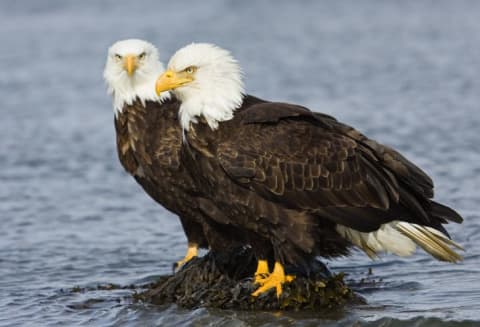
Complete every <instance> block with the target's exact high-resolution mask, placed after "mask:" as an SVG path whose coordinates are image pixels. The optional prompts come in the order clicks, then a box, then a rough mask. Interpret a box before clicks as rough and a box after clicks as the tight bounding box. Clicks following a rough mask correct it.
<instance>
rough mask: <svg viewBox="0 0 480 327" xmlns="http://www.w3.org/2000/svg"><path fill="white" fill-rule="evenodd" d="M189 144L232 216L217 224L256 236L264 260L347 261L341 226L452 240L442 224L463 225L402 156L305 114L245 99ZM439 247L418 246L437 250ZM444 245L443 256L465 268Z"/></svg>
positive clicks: (190, 136)
mask: <svg viewBox="0 0 480 327" xmlns="http://www.w3.org/2000/svg"><path fill="white" fill-rule="evenodd" d="M186 141H187V144H186V145H185V149H186V150H185V153H186V158H189V159H188V160H189V161H188V160H187V165H188V167H189V169H191V170H193V171H194V172H195V174H194V176H195V178H196V181H197V182H196V183H197V185H198V187H199V188H200V191H201V192H202V194H203V195H204V196H205V197H207V198H209V199H212V201H213V202H214V203H215V204H216V205H217V206H218V207H219V208H220V210H221V211H222V213H223V215H221V216H220V217H212V218H214V219H216V220H218V221H219V222H221V223H222V224H224V225H233V226H236V227H237V228H238V230H239V232H242V233H245V234H246V235H248V240H249V242H250V244H251V245H252V246H253V247H254V249H255V250H256V251H257V254H258V255H259V257H260V258H262V257H263V258H265V256H268V255H269V254H271V253H273V255H274V257H275V260H276V261H279V262H281V263H282V264H295V265H299V264H306V263H308V261H309V260H310V259H311V258H313V257H314V256H316V255H320V256H324V257H331V256H337V255H343V254H346V253H347V252H348V248H349V247H350V245H352V243H351V242H352V240H348V237H345V235H341V233H339V231H338V229H337V227H338V226H344V227H346V228H349V229H352V230H355V231H359V232H363V233H369V232H374V231H376V230H378V229H379V228H380V227H381V226H382V225H383V224H387V223H390V222H392V221H404V222H409V223H414V224H418V225H421V226H428V227H431V228H433V229H435V230H438V231H439V232H441V233H443V234H445V235H448V234H447V233H446V231H445V229H444V228H443V227H442V224H444V223H447V222H448V221H455V222H461V221H462V218H461V217H460V216H459V215H458V214H457V213H455V212H454V211H453V210H451V209H449V208H447V207H445V206H442V205H440V204H438V203H436V202H434V201H432V200H431V197H432V196H433V183H432V181H431V179H430V178H429V177H428V176H427V175H426V174H425V173H424V172H423V171H421V170H420V169H419V168H418V167H416V166H415V165H414V164H412V163H411V162H410V161H408V160H407V159H405V158H404V157H403V156H401V155H400V154H399V153H398V152H396V151H394V150H392V149H390V148H388V147H386V146H383V145H381V144H379V143H377V142H375V141H373V140H370V139H368V138H367V137H365V136H364V135H362V134H361V133H359V132H358V131H356V130H355V129H353V128H351V127H349V126H347V125H344V124H342V123H340V122H338V121H337V120H335V119H334V118H332V117H330V116H327V115H323V114H319V113H313V112H311V111H310V110H308V109H306V108H303V107H300V106H296V105H291V104H285V103H272V102H265V101H262V100H259V99H257V98H254V97H250V96H246V97H245V98H244V102H243V104H242V106H241V107H240V108H239V109H237V110H236V112H235V116H234V118H233V119H231V120H227V121H224V122H221V123H220V124H219V127H218V129H216V130H212V129H211V128H210V127H209V126H208V124H206V123H205V121H204V120H203V119H201V118H200V119H199V121H198V123H192V124H191V125H190V129H189V131H188V133H187V134H186ZM402 232H404V231H402ZM404 233H405V232H404ZM406 234H408V233H406ZM411 238H412V239H414V238H413V237H411ZM420 238H421V237H420ZM445 239H446V237H445ZM436 241H437V240H436V239H435V240H430V239H429V240H427V241H425V242H424V243H422V240H419V241H418V242H417V241H416V242H417V243H418V244H419V245H420V246H422V247H424V248H426V247H427V249H426V250H427V251H429V250H428V246H430V245H431V244H428V243H429V242H433V243H435V242H436ZM360 242H361V241H360ZM446 242H447V243H448V241H446ZM437 243H438V242H437ZM356 245H359V246H360V247H362V244H356ZM436 245H438V244H436ZM436 245H433V246H436ZM438 246H439V248H440V250H439V251H440V253H439V254H438V255H437V258H439V259H441V260H447V261H457V260H460V258H461V257H459V256H458V255H457V254H456V253H455V252H453V251H452V250H450V249H448V250H446V249H444V247H445V244H441V245H438ZM362 248H363V249H364V250H365V251H366V252H367V253H368V254H370V255H372V256H373V255H375V251H374V250H373V251H371V252H370V253H369V249H368V245H367V244H365V246H363V247H362ZM370 250H371V249H370ZM442 251H444V252H442ZM429 252H430V253H431V254H433V255H435V253H434V251H429ZM452 252H453V254H452Z"/></svg>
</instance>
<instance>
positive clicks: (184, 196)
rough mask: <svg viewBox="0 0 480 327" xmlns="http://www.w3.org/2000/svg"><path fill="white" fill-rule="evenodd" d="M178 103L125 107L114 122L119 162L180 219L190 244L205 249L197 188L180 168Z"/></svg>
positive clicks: (150, 103)
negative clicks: (198, 211) (195, 198)
mask: <svg viewBox="0 0 480 327" xmlns="http://www.w3.org/2000/svg"><path fill="white" fill-rule="evenodd" d="M178 108H179V104H178V102H177V101H176V100H168V101H167V102H165V103H162V104H160V103H157V102H151V101H148V102H146V103H145V106H143V105H142V103H141V102H140V101H135V102H134V103H133V104H132V105H126V106H125V107H124V108H123V110H122V112H121V113H119V114H118V116H117V117H116V119H115V129H116V132H117V150H118V156H119V159H120V162H121V163H122V165H123V167H124V168H125V170H126V171H127V172H128V173H129V174H131V175H132V176H133V177H134V178H135V179H136V181H137V182H138V183H139V184H140V185H141V186H142V187H143V189H144V190H145V191H146V192H147V193H148V194H149V195H150V196H151V197H152V198H153V199H154V200H155V201H157V202H158V203H160V204H161V205H162V206H164V207H165V208H166V209H168V210H170V211H172V212H174V213H175V214H177V215H179V217H180V220H181V222H182V226H183V228H184V230H185V233H186V235H187V238H188V240H189V242H193V243H196V244H198V245H199V246H200V247H206V246H207V242H206V238H205V236H204V233H203V228H202V226H201V224H200V223H199V222H200V220H201V217H199V216H198V214H197V211H196V210H195V208H196V205H195V203H196V202H195V200H194V198H193V197H192V195H191V194H192V193H194V192H195V184H194V183H193V181H192V179H191V178H190V175H189V174H188V173H187V172H186V171H185V170H183V169H182V166H181V165H180V157H179V154H180V149H181V146H182V135H181V130H180V128H179V127H178V124H179V123H178V120H177V113H178Z"/></svg>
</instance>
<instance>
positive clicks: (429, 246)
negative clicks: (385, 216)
mask: <svg viewBox="0 0 480 327" xmlns="http://www.w3.org/2000/svg"><path fill="white" fill-rule="evenodd" d="M336 229H337V232H338V233H339V234H340V235H341V236H342V237H344V238H345V239H347V240H349V241H350V242H352V243H353V244H354V245H356V246H358V247H359V248H361V249H362V250H363V251H365V253H366V254H367V255H368V256H369V257H371V258H375V257H377V254H378V252H390V253H393V254H396V255H399V256H409V255H412V254H413V253H414V252H415V249H416V246H417V245H418V246H420V247H421V248H422V249H424V250H425V251H427V252H428V253H429V254H431V255H432V256H433V257H435V258H437V259H438V260H441V261H449V262H458V261H461V260H462V259H463V258H462V256H461V255H459V254H458V253H456V252H455V251H454V250H453V249H452V247H454V248H457V249H459V250H463V248H462V247H461V246H460V245H458V244H457V243H455V242H454V241H452V240H450V239H449V238H448V237H447V236H446V235H444V234H443V233H441V232H440V231H438V230H436V229H434V228H431V227H426V226H421V225H417V224H411V223H407V222H401V221H392V222H390V223H388V224H383V225H382V226H380V228H379V229H378V230H376V231H375V232H371V233H364V232H359V231H357V230H354V229H352V228H348V227H345V226H343V225H337V228H336Z"/></svg>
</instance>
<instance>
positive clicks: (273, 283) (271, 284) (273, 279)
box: [252, 262, 295, 298]
mask: <svg viewBox="0 0 480 327" xmlns="http://www.w3.org/2000/svg"><path fill="white" fill-rule="evenodd" d="M294 279H295V276H292V275H285V270H284V269H283V266H282V264H281V263H280V262H275V267H274V268H273V271H272V273H271V274H270V275H269V276H268V277H267V278H265V279H263V280H261V281H259V282H258V284H260V287H259V288H258V289H257V290H256V291H255V292H253V293H252V296H259V295H260V294H262V293H265V292H266V291H268V290H269V289H271V288H275V289H276V291H277V298H279V297H280V295H281V294H282V285H283V284H284V283H288V282H291V281H292V280H294Z"/></svg>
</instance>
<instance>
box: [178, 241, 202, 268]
mask: <svg viewBox="0 0 480 327" xmlns="http://www.w3.org/2000/svg"><path fill="white" fill-rule="evenodd" d="M196 256H198V246H197V245H196V244H193V243H189V244H188V249H187V254H185V258H183V259H182V260H180V261H177V262H176V263H175V271H179V270H180V268H182V267H183V266H184V265H185V264H186V263H187V262H189V261H190V260H192V259H193V258H195V257H196Z"/></svg>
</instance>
